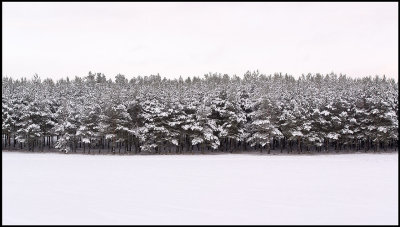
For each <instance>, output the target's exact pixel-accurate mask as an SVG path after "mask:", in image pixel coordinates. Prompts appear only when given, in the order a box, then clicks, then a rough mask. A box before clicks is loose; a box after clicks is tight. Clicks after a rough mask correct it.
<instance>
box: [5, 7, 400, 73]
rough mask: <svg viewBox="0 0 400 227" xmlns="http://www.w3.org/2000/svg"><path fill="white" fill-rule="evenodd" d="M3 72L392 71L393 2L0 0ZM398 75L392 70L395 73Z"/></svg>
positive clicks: (395, 46)
mask: <svg viewBox="0 0 400 227" xmlns="http://www.w3.org/2000/svg"><path fill="white" fill-rule="evenodd" d="M2 7H3V24H2V29H3V36H2V42H3V52H2V54H3V58H2V59H3V62H2V64H3V72H2V75H3V76H4V75H7V76H11V77H15V78H20V77H22V76H23V77H28V78H29V77H31V76H32V75H33V74H34V73H38V74H39V76H40V77H42V78H46V77H52V78H61V77H64V78H65V77H66V76H69V77H70V78H72V77H74V76H75V75H78V76H86V75H87V74H88V72H89V71H92V72H102V73H104V74H106V76H107V77H109V78H114V77H115V75H116V74H118V73H122V74H124V75H126V76H127V77H129V78H131V77H132V76H137V75H142V76H144V75H150V74H157V73H160V75H161V76H162V77H164V76H165V77H167V78H177V77H179V76H180V75H182V76H183V77H186V76H202V75H204V74H205V73H208V72H219V73H227V74H229V75H233V74H236V75H239V76H242V75H243V74H244V73H245V72H246V71H247V70H251V71H252V70H256V69H258V70H259V71H260V72H261V73H265V74H273V73H275V72H282V73H289V74H292V75H294V76H298V75H301V74H303V73H304V74H306V73H309V72H311V73H316V72H319V73H323V74H326V73H330V72H332V71H333V72H336V73H344V74H347V75H348V76H352V77H361V76H368V75H377V74H378V75H383V74H386V76H387V77H390V78H397V76H398V64H397V62H398V38H399V37H398V3H159V2H158V3H21V2H19V3H2ZM396 80H397V79H396Z"/></svg>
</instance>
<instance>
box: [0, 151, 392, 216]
mask: <svg viewBox="0 0 400 227" xmlns="http://www.w3.org/2000/svg"><path fill="white" fill-rule="evenodd" d="M2 156H3V161H2V162H3V163H2V164H3V167H2V168H3V182H2V183H3V195H2V196H3V204H2V206H3V209H2V210H3V224H398V215H397V213H398V154H397V153H389V154H340V155H333V154H332V155H256V154H254V155H251V154H237V155H235V154H222V155H169V156H166V155H159V156H156V155H153V156H139V155H137V156H112V155H64V154H49V153H47V154H30V153H18V152H15V153H10V152H2Z"/></svg>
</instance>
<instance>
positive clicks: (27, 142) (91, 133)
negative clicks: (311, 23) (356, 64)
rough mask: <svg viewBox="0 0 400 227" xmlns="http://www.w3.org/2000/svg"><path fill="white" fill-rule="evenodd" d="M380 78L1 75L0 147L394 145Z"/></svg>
mask: <svg viewBox="0 0 400 227" xmlns="http://www.w3.org/2000/svg"><path fill="white" fill-rule="evenodd" d="M397 141H398V84H397V82H396V81H394V80H393V79H387V78H385V77H378V76H376V77H363V78H351V77H347V76H346V75H336V74H334V73H331V74H328V75H321V74H313V75H312V74H308V75H302V76H301V77H299V78H294V77H293V76H291V75H287V74H284V75H283V74H274V75H268V76H267V75H264V74H260V73H259V72H258V71H255V72H250V71H249V72H247V73H246V74H245V75H244V76H243V77H238V76H228V75H226V74H224V75H222V74H216V73H214V74H211V73H210V74H206V75H204V77H188V78H185V79H183V78H182V77H180V78H179V79H166V78H161V76H160V75H151V76H144V77H142V76H138V77H134V78H131V79H128V78H127V77H125V76H124V75H121V74H118V75H117V76H116V77H115V80H111V79H107V78H106V77H105V75H104V74H101V73H92V72H89V74H88V75H87V76H84V77H75V78H74V79H72V80H70V79H69V78H66V79H60V80H57V81H53V80H52V79H44V80H42V79H41V78H40V77H39V76H37V75H35V76H34V78H33V79H30V80H27V79H24V78H23V79H12V78H9V77H3V78H2V147H3V148H6V149H7V148H9V149H12V150H16V149H23V150H30V151H43V150H45V149H46V150H49V149H50V150H52V149H53V150H54V149H57V150H59V151H62V152H84V153H85V152H87V153H90V152H91V153H97V152H101V153H125V154H137V153H186V152H191V153H205V152H236V151H244V150H246V151H257V152H260V151H261V152H267V153H270V152H271V150H277V151H280V152H283V151H285V152H326V151H340V150H348V151H350V150H352V151H355V150H363V151H378V150H380V149H384V150H386V149H397Z"/></svg>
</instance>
